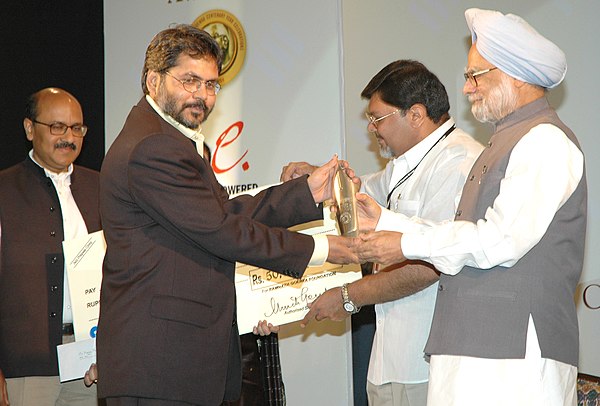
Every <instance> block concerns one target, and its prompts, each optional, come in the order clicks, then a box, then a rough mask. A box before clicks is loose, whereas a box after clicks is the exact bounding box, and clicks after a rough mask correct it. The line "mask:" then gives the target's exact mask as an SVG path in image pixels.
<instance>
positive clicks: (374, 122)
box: [365, 109, 400, 128]
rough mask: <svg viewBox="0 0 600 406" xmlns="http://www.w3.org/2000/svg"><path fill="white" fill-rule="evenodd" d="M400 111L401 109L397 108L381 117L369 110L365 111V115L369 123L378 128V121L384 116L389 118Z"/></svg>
mask: <svg viewBox="0 0 600 406" xmlns="http://www.w3.org/2000/svg"><path fill="white" fill-rule="evenodd" d="M399 112H400V109H396V110H394V111H392V112H391V113H388V114H385V115H383V116H381V117H375V116H374V115H372V114H369V113H368V112H365V117H366V118H367V120H368V121H369V124H372V125H373V127H375V128H377V123H378V122H380V121H381V120H383V119H384V118H388V117H389V116H393V115H394V114H397V113H399Z"/></svg>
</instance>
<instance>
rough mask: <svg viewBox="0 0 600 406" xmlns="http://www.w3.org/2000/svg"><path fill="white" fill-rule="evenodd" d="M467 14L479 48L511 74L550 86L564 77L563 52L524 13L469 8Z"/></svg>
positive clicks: (520, 78) (565, 62)
mask: <svg viewBox="0 0 600 406" xmlns="http://www.w3.org/2000/svg"><path fill="white" fill-rule="evenodd" d="M465 18H466V20H467V25H468V26H469V30H471V40H472V42H473V43H475V42H476V44H475V46H476V47H477V51H479V53H480V54H481V56H483V57H484V58H485V59H486V60H487V61H488V62H490V63H492V64H494V65H495V66H497V67H498V68H499V69H500V70H502V71H503V72H505V73H507V74H508V75H510V76H512V77H513V78H515V79H518V80H521V81H523V82H527V83H531V84H534V85H538V86H542V87H545V88H549V89H551V88H553V87H556V86H558V85H559V83H560V82H562V80H563V79H564V78H565V75H566V74H567V59H566V57H565V54H564V52H563V51H561V49H560V48H559V47H558V46H556V45H555V44H554V43H553V42H551V41H550V40H548V39H547V38H545V37H543V36H542V35H541V34H540V33H538V32H537V31H536V30H535V29H534V28H533V27H532V26H530V25H529V24H528V23H527V22H526V21H525V20H523V19H522V18H521V17H519V16H517V15H514V14H506V15H504V14H502V13H500V12H498V11H492V10H481V9H478V8H470V9H468V10H467V11H465Z"/></svg>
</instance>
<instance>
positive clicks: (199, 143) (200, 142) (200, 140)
mask: <svg viewBox="0 0 600 406" xmlns="http://www.w3.org/2000/svg"><path fill="white" fill-rule="evenodd" d="M146 101H147V102H148V104H150V106H152V108H153V109H154V111H156V113H157V114H158V115H159V116H161V117H162V118H163V119H164V120H165V121H166V122H167V123H169V124H171V125H172V126H173V127H175V128H176V129H177V130H179V132H180V133H182V134H183V135H185V136H186V137H188V138H189V139H191V140H192V141H194V142H195V143H196V148H197V149H198V151H202V149H203V148H204V135H202V127H200V128H198V129H197V130H192V129H191V128H188V127H186V126H184V125H183V124H181V123H180V122H178V121H177V120H175V119H174V118H173V117H171V116H170V115H168V114H166V113H165V112H164V111H163V110H162V109H161V108H160V107H159V105H158V104H157V103H156V102H155V101H154V99H152V97H150V95H146Z"/></svg>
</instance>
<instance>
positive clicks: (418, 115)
mask: <svg viewBox="0 0 600 406" xmlns="http://www.w3.org/2000/svg"><path fill="white" fill-rule="evenodd" d="M408 114H409V118H410V120H409V122H410V124H411V126H412V127H414V128H418V127H420V126H421V125H422V124H423V121H424V120H425V118H427V109H426V108H425V106H424V105H422V104H421V103H415V104H413V105H412V106H411V107H410V109H408Z"/></svg>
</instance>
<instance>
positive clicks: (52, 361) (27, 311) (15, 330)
mask: <svg viewBox="0 0 600 406" xmlns="http://www.w3.org/2000/svg"><path fill="white" fill-rule="evenodd" d="M71 193H72V194H73V198H74V199H75V202H76V203H77V207H78V208H79V211H80V212H81V215H82V216H83V219H84V221H85V224H86V226H87V229H88V231H89V232H94V231H98V230H100V213H99V211H98V172H96V171H93V170H91V169H87V168H82V167H80V166H75V167H74V169H73V173H72V174H71ZM0 223H1V224H2V243H1V244H0V254H1V255H0V369H2V371H3V372H4V375H5V376H6V377H7V378H16V377H22V376H55V375H58V362H57V357H56V346H57V345H59V344H62V311H63V295H64V290H63V285H64V257H63V254H62V252H63V251H62V241H63V222H62V214H61V209H60V203H59V200H58V195H57V194H56V189H54V185H53V183H52V180H51V179H50V178H48V177H46V174H45V173H44V170H43V169H42V168H40V167H39V166H38V165H37V164H36V163H35V162H33V161H32V160H31V159H30V158H29V157H27V158H26V159H25V160H24V161H23V162H22V163H19V164H17V165H15V166H12V167H10V168H8V169H5V170H3V171H2V172H0Z"/></svg>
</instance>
